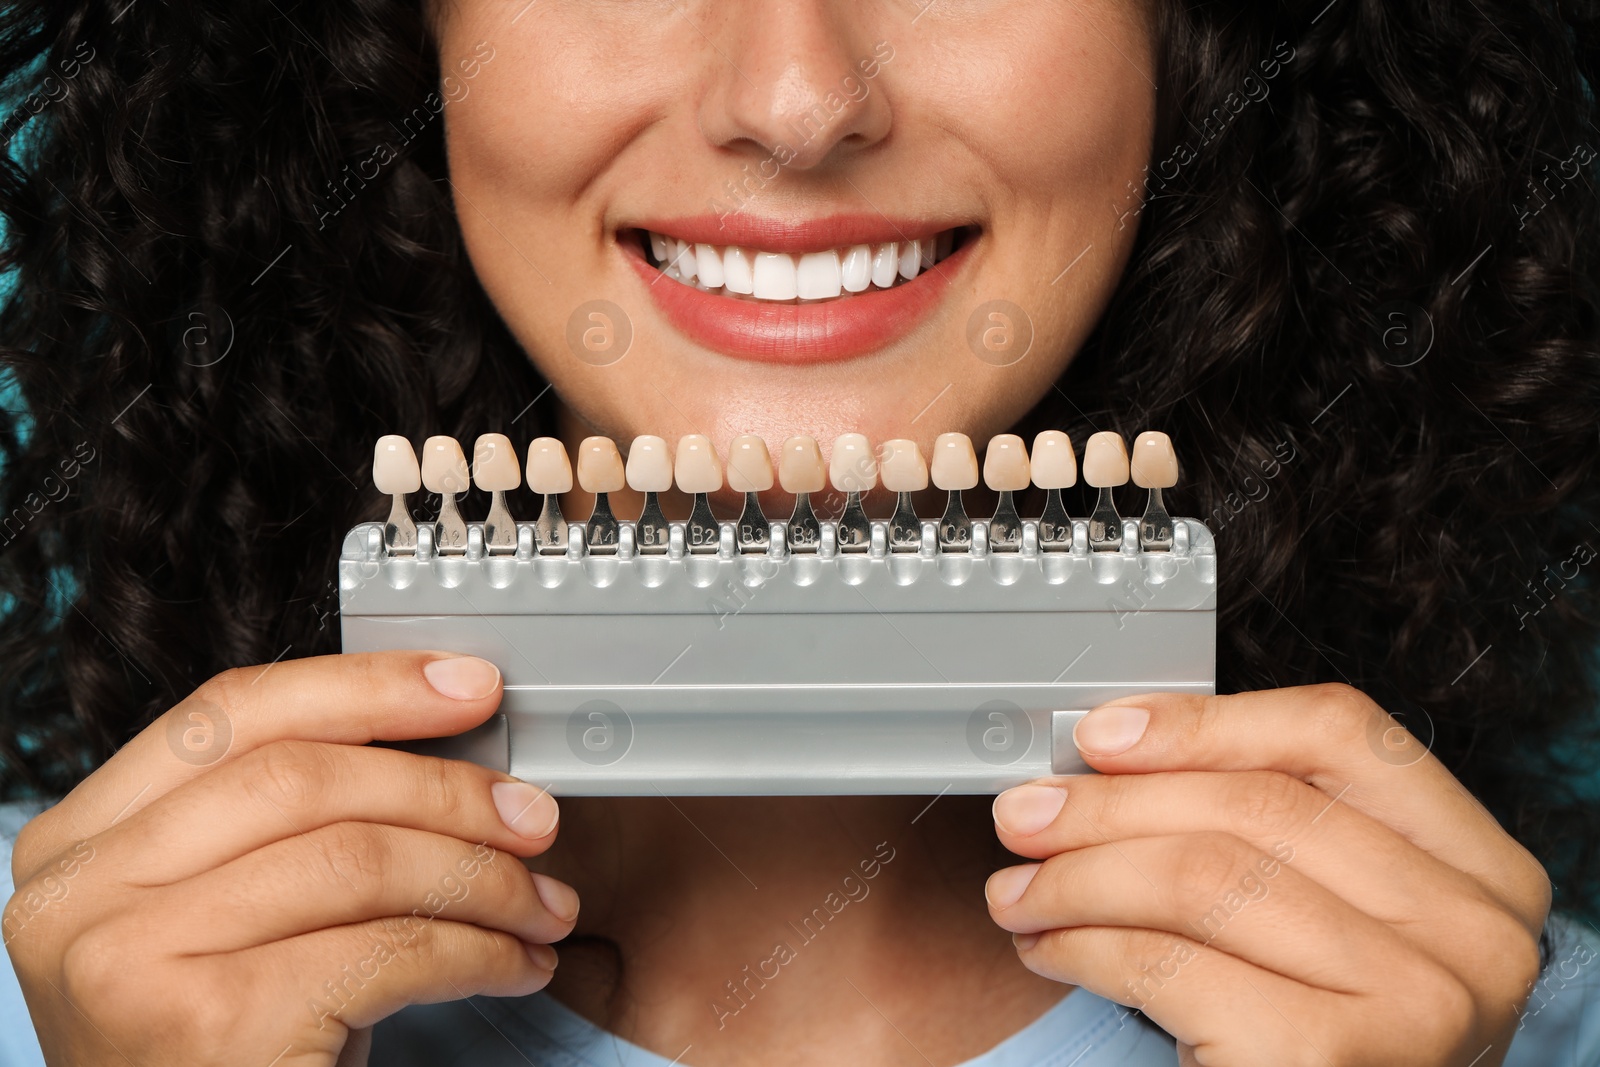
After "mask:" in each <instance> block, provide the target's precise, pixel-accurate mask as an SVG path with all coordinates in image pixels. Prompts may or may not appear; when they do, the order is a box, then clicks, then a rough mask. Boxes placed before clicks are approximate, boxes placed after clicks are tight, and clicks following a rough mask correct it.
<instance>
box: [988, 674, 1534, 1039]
mask: <svg viewBox="0 0 1600 1067" xmlns="http://www.w3.org/2000/svg"><path fill="white" fill-rule="evenodd" d="M1075 740H1076V741H1077V743H1078V748H1079V750H1080V751H1081V752H1082V753H1083V757H1084V759H1085V760H1086V761H1087V762H1088V763H1089V764H1090V765H1092V766H1093V767H1094V768H1095V769H1096V770H1099V771H1101V772H1103V773H1102V774H1100V775H1081V776H1076V777H1072V778H1060V779H1048V780H1045V781H1042V782H1038V783H1032V784H1029V785H1025V786H1019V787H1018V788H1016V789H1012V790H1008V791H1007V792H1005V793H1002V794H1001V795H1000V796H999V797H998V798H997V799H996V801H995V807H994V815H995V825H996V827H997V829H998V831H999V834H1000V840H1001V841H1002V842H1003V843H1004V844H1005V846H1006V847H1007V848H1008V849H1010V850H1011V851H1013V852H1015V853H1017V854H1019V855H1022V856H1028V857H1030V858H1033V859H1037V860H1041V861H1042V862H1040V863H1030V864H1026V865H1023V866H1019V867H1008V868H1006V869H1004V870H1001V871H998V872H996V873H995V874H994V875H993V876H992V877H991V878H990V879H989V884H988V887H987V894H988V898H989V910H990V913H991V914H992V915H993V916H994V919H995V921H996V922H997V923H999V924H1000V925H1001V926H1002V927H1004V928H1005V929H1007V930H1010V931H1012V932H1013V934H1014V935H1015V938H1014V940H1015V942H1016V945H1017V950H1018V952H1019V954H1020V955H1021V958H1022V961H1023V963H1024V964H1025V965H1026V966H1027V967H1028V968H1029V969H1031V970H1033V971H1035V972H1037V973H1039V974H1041V975H1045V976H1046V977H1049V978H1054V979H1057V980H1058V981H1062V982H1068V983H1071V984H1073V985H1079V986H1082V987H1084V988H1085V989H1088V990H1091V991H1092V992H1094V993H1098V994H1099V995H1101V996H1103V997H1106V998H1108V999H1110V1000H1113V1001H1117V1002H1119V1003H1122V1004H1126V1005H1129V1006H1131V1007H1137V1008H1139V1009H1141V1010H1142V1011H1143V1012H1144V1013H1145V1014H1146V1015H1148V1016H1149V1017H1150V1018H1151V1019H1153V1020H1154V1021H1155V1022H1156V1023H1158V1024H1159V1025H1160V1026H1161V1027H1162V1028H1163V1029H1164V1030H1166V1031H1167V1032H1168V1033H1169V1034H1171V1035H1172V1036H1173V1037H1175V1038H1176V1039H1177V1042H1178V1051H1179V1060H1180V1062H1181V1063H1183V1064H1185V1065H1193V1064H1226V1065H1228V1067H1247V1065H1256V1064H1260V1065H1270V1067H1289V1065H1295V1064H1307V1065H1312V1064H1315V1065H1319V1067H1346V1065H1353V1064H1372V1065H1383V1067H1408V1065H1417V1067H1421V1065H1427V1067H1469V1065H1471V1067H1498V1065H1499V1064H1500V1063H1501V1061H1502V1060H1503V1059H1504V1058H1505V1055H1506V1052H1507V1049H1508V1048H1509V1046H1510V1042H1511V1037H1512V1035H1513V1034H1514V1033H1515V1032H1516V1029H1517V1020H1518V1017H1519V1014H1520V1012H1521V1009H1522V1006H1523V1004H1524V1003H1525V1001H1526V1000H1527V998H1528V996H1529V994H1530V992H1531V990H1532V988H1533V983H1534V981H1535V980H1536V978H1537V977H1538V971H1539V951H1538V938H1539V933H1540V930H1541V929H1542V928H1543V925H1544V921H1545V916H1546V914H1547V913H1548V911H1549V908H1550V881H1549V878H1548V877H1547V876H1546V875H1545V872H1544V869H1543V868H1542V867H1540V866H1539V864H1538V862H1537V861H1536V860H1535V859H1534V858H1533V856H1532V855H1530V854H1529V853H1528V851H1527V850H1526V849H1524V848H1523V847H1522V846H1521V845H1519V844H1518V843H1517V842H1516V841H1515V840H1513V839H1512V838H1511V836H1510V835H1509V834H1507V833H1506V832H1505V831H1504V830H1502V829H1501V828H1500V826H1499V824H1498V823H1496V822H1495V820H1494V818H1493V817H1492V816H1490V814H1489V813H1488V812H1487V811H1486V810H1485V809H1484V808H1483V806H1482V805H1480V804H1479V803H1478V802H1477V801H1476V800H1475V799H1473V797H1472V796H1471V795H1470V794H1468V793H1467V791H1466V790H1465V789H1464V788H1463V787H1462V786H1461V784H1460V783H1459V782H1457V781H1456V779H1455V778H1454V777H1453V776H1452V775H1451V774H1450V772H1449V771H1448V770H1446V769H1445V767H1444V765H1443V764H1441V763H1440V762H1439V761H1438V760H1437V759H1436V758H1435V757H1434V756H1433V755H1432V754H1431V753H1429V752H1427V751H1426V749H1425V748H1424V746H1423V745H1422V744H1421V742H1419V741H1418V740H1417V739H1416V738H1414V737H1412V736H1411V735H1410V734H1408V733H1406V732H1405V731H1404V730H1403V728H1401V727H1400V725H1399V724H1398V723H1397V722H1396V721H1395V720H1394V719H1393V718H1391V717H1390V716H1389V715H1388V714H1386V713H1385V712H1384V711H1383V709H1382V708H1380V707H1378V706H1377V705H1376V704H1374V703H1373V702H1372V701H1371V700H1369V699H1368V698H1367V697H1366V696H1364V695H1363V694H1361V693H1360V692H1358V691H1357V690H1355V689H1352V688H1350V687H1349V686H1342V685H1317V686H1307V687H1304V688H1297V689H1279V690H1270V691H1266V692H1259V693H1242V694H1238V695H1235V696H1217V697H1199V696H1181V695H1174V694H1159V695H1151V696H1144V697H1130V698H1127V699H1123V700H1117V701H1114V702H1112V703H1111V704H1108V705H1104V706H1102V707H1100V708H1097V709H1095V710H1094V711H1093V712H1091V713H1090V714H1089V715H1087V716H1085V717H1084V719H1083V720H1082V721H1081V722H1080V723H1079V725H1078V729H1077V731H1076V733H1075Z"/></svg>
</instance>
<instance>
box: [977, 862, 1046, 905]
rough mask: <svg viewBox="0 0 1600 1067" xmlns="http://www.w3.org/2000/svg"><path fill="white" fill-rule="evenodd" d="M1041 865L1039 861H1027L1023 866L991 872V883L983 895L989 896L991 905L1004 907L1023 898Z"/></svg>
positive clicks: (984, 889) (984, 888)
mask: <svg viewBox="0 0 1600 1067" xmlns="http://www.w3.org/2000/svg"><path fill="white" fill-rule="evenodd" d="M1039 867H1040V864H1037V863H1025V864H1023V865H1022V866H1021V867H1007V868H1006V869H1005V870H1003V871H995V872H994V873H993V874H991V875H990V876H989V884H988V885H986V886H984V887H983V895H984V896H985V897H987V898H988V900H989V906H990V907H991V908H997V909H1004V908H1009V907H1011V905H1013V904H1015V903H1016V902H1017V901H1019V900H1021V899H1022V894H1023V893H1024V892H1025V891H1026V890H1027V888H1028V883H1029V882H1031V881H1033V876H1034V875H1036V874H1038V873H1039Z"/></svg>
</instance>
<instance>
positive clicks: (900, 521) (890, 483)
mask: <svg viewBox="0 0 1600 1067" xmlns="http://www.w3.org/2000/svg"><path fill="white" fill-rule="evenodd" d="M878 473H879V476H880V477H881V478H882V479H883V487H884V488H885V489H887V490H889V491H890V492H892V493H895V494H897V495H896V497H895V505H894V515H893V516H891V517H890V519H889V551H890V552H916V551H918V550H919V549H920V548H921V547H922V519H920V518H919V517H918V516H917V512H916V508H915V507H914V506H913V504H912V502H911V494H912V493H918V492H921V491H922V490H924V489H926V488H928V464H927V463H926V462H924V461H923V458H922V450H921V449H920V448H918V447H917V443H916V442H915V441H911V440H907V439H905V438H896V439H895V440H892V441H885V442H884V443H883V445H882V447H881V448H880V450H879V456H878Z"/></svg>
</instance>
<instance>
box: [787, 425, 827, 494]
mask: <svg viewBox="0 0 1600 1067" xmlns="http://www.w3.org/2000/svg"><path fill="white" fill-rule="evenodd" d="M824 474H825V470H824V468H823V465H822V449H820V448H818V447H817V439H816V438H815V437H804V436H802V437H791V438H789V439H788V440H787V441H785V442H784V443H783V450H782V452H781V453H780V454H779V456H778V483H779V484H780V485H782V486H783V491H784V492H785V493H820V492H822V488H823V486H824V485H825V484H827V483H826V479H825V478H824Z"/></svg>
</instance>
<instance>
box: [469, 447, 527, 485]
mask: <svg viewBox="0 0 1600 1067" xmlns="http://www.w3.org/2000/svg"><path fill="white" fill-rule="evenodd" d="M472 482H473V484H474V485H476V486H477V487H478V488H479V489H484V490H487V491H489V492H494V491H495V490H497V489H498V490H501V491H503V492H504V491H509V490H511V489H515V488H516V487H517V486H519V485H521V484H522V471H521V470H520V469H519V467H518V464H517V452H516V449H514V448H512V447H511V438H509V437H507V436H506V435H505V434H503V433H486V434H484V435H483V436H482V437H479V438H478V441H477V443H476V444H474V445H473V446H472Z"/></svg>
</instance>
